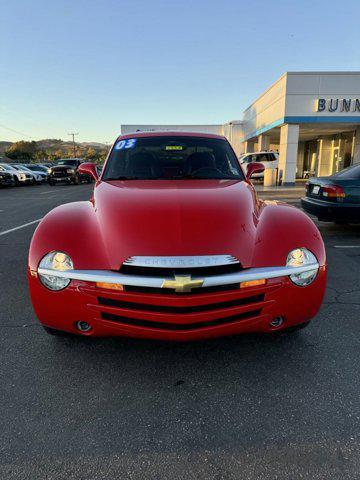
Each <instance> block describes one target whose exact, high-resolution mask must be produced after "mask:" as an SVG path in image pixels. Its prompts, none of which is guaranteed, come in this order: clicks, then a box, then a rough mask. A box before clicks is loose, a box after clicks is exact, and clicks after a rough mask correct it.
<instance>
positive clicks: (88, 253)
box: [29, 201, 111, 270]
mask: <svg viewBox="0 0 360 480" xmlns="http://www.w3.org/2000/svg"><path fill="white" fill-rule="evenodd" d="M53 250H60V251H62V252H65V253H67V254H68V255H70V257H71V258H72V260H73V262H74V268H75V269H85V270H86V269H106V270H107V269H110V268H111V265H110V262H109V258H108V255H107V252H106V247H105V244H104V242H103V238H102V235H101V230H100V228H99V225H98V221H97V218H96V214H95V212H94V207H93V204H92V203H91V202H90V201H85V202H74V203H67V204H65V205H61V206H59V207H57V208H55V209H54V210H51V211H50V212H49V213H48V214H47V215H46V216H45V217H44V218H43V220H42V221H41V222H40V224H39V225H38V227H37V229H36V230H35V233H34V235H33V237H32V240H31V244H30V251H29V268H30V269H31V270H36V269H37V267H38V265H39V262H40V260H41V259H42V258H43V256H44V255H46V254H47V253H49V252H51V251H53Z"/></svg>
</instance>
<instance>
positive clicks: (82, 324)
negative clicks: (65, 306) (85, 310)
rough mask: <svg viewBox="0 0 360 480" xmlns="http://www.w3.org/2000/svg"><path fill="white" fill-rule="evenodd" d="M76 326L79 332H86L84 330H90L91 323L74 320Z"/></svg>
mask: <svg viewBox="0 0 360 480" xmlns="http://www.w3.org/2000/svg"><path fill="white" fill-rule="evenodd" d="M76 328H77V329H78V330H80V332H83V333H86V332H90V330H91V325H90V324H89V323H87V322H83V321H80V322H76Z"/></svg>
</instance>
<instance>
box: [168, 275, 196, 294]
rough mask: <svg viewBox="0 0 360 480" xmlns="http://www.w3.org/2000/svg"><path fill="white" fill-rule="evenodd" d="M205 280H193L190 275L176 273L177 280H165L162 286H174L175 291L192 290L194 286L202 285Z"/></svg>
mask: <svg viewBox="0 0 360 480" xmlns="http://www.w3.org/2000/svg"><path fill="white" fill-rule="evenodd" d="M203 283H204V280H203V279H201V278H199V279H197V280H192V279H191V276H190V275H175V280H164V281H163V284H162V285H161V288H173V289H174V290H175V292H191V289H192V288H199V287H202V284H203Z"/></svg>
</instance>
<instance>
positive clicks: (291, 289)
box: [28, 132, 327, 340]
mask: <svg viewBox="0 0 360 480" xmlns="http://www.w3.org/2000/svg"><path fill="white" fill-rule="evenodd" d="M263 169H264V167H263V165H261V164H259V163H251V164H250V165H249V167H248V171H247V176H246V177H245V175H244V173H243V171H242V169H241V168H240V165H239V162H238V159H237V158H236V155H235V153H234V151H233V149H232V147H231V146H230V144H229V142H228V141H227V140H226V139H225V138H224V137H221V136H218V135H210V134H194V133H180V132H176V133H171V132H166V133H160V132H152V133H141V132H138V133H136V134H133V135H126V136H120V137H119V138H118V139H117V141H116V142H115V145H114V147H113V148H112V150H111V153H110V156H109V158H108V159H107V161H106V163H105V166H104V168H103V170H102V172H101V176H100V177H99V176H98V173H97V170H96V165H95V164H92V163H85V164H82V165H80V167H79V170H80V173H81V174H83V175H85V174H87V175H92V176H93V178H94V179H95V180H96V183H95V188H94V192H93V196H92V198H91V200H90V201H87V202H84V201H81V202H75V203H71V204H66V205H63V206H60V207H57V208H56V209H55V210H53V211H51V212H50V213H48V214H47V215H46V216H45V217H44V219H43V220H42V221H41V222H40V224H39V226H38V228H37V229H36V231H35V233H34V236H33V238H32V241H31V246H30V253H29V264H28V278H29V285H30V292H31V298H32V303H33V306H34V308H35V312H36V314H37V316H38V318H39V319H40V322H41V324H42V325H43V326H44V328H45V330H46V331H47V332H48V333H50V334H55V335H58V334H61V333H62V332H68V333H74V334H83V335H91V336H111V335H115V336H131V337H141V338H156V339H164V340H196V339H202V338H210V337H217V336H221V335H231V334H237V333H242V332H269V333H270V332H276V331H288V332H289V331H294V330H298V329H300V328H303V327H304V326H306V325H307V324H308V323H309V322H310V320H311V318H312V317H314V315H316V313H317V311H318V309H319V308H320V305H321V302H322V298H323V295H324V291H325V284H326V268H327V267H326V257H325V248H324V243H323V241H322V238H321V235H320V232H319V231H318V229H317V227H316V226H315V224H314V223H313V222H312V220H311V219H310V218H309V217H308V216H307V215H306V214H305V213H303V212H302V211H301V210H299V209H297V208H295V207H293V206H290V205H286V204H284V203H277V202H269V203H267V202H262V201H261V200H259V199H258V197H257V195H256V192H255V189H254V187H253V186H252V184H251V182H250V177H252V175H253V174H256V173H261V171H262V170H263ZM279 239H281V241H279Z"/></svg>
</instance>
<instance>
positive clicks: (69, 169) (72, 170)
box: [66, 168, 75, 173]
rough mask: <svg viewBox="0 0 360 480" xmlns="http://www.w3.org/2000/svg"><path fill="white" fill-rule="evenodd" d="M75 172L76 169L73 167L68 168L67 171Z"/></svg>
mask: <svg viewBox="0 0 360 480" xmlns="http://www.w3.org/2000/svg"><path fill="white" fill-rule="evenodd" d="M74 172H75V170H74V169H72V168H68V169H67V170H66V173H74Z"/></svg>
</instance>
